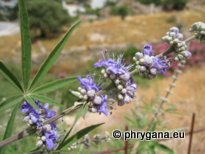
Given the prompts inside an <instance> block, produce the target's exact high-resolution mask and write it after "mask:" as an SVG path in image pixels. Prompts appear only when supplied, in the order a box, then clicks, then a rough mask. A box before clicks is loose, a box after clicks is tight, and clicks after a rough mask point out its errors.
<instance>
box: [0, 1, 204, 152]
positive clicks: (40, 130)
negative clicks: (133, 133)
mask: <svg viewBox="0 0 205 154" xmlns="http://www.w3.org/2000/svg"><path fill="white" fill-rule="evenodd" d="M19 11H20V23H21V41H22V59H21V60H22V81H21V80H18V79H17V77H16V76H15V74H13V73H12V72H11V71H10V70H9V69H8V68H7V66H6V65H4V63H3V62H0V73H1V74H2V76H3V77H4V78H5V79H7V80H8V81H9V82H10V83H11V85H12V86H14V87H16V88H17V89H18V91H19V94H18V95H16V96H12V97H10V98H7V99H6V100H4V101H3V102H1V104H0V112H4V111H5V110H6V109H8V108H12V109H13V110H12V112H11V116H10V119H9V121H8V123H7V127H6V130H5V134H4V137H3V140H2V141H1V142H0V147H1V148H2V147H3V148H2V149H1V152H2V151H4V150H6V147H5V146H6V145H8V144H10V143H12V142H14V141H17V140H20V139H22V138H24V137H26V136H30V135H32V134H35V135H36V136H37V140H36V146H37V148H36V149H34V150H32V149H31V150H32V152H36V153H49V152H51V151H52V152H60V151H61V150H62V149H63V148H64V147H66V146H68V145H72V144H73V143H75V142H76V141H77V140H79V139H80V138H82V137H84V136H85V135H86V134H88V133H89V132H90V131H92V130H93V129H95V128H97V127H99V126H100V125H102V123H100V124H96V125H91V126H88V127H86V128H84V129H81V130H79V131H78V132H76V133H75V134H73V135H72V136H71V135H70V133H71V131H72V129H73V127H74V126H75V124H76V122H77V121H78V119H79V118H80V117H81V116H83V115H85V113H86V112H88V111H90V112H97V113H100V114H101V113H103V114H104V115H106V116H108V115H109V113H110V110H111V109H112V105H113V103H117V105H118V106H123V105H124V104H126V103H130V102H132V101H133V98H134V97H135V93H136V91H137V84H136V83H135V81H134V80H133V76H134V75H140V76H142V77H144V78H149V79H152V78H154V77H156V76H157V75H158V74H165V72H166V71H167V69H168V68H169V67H170V64H171V63H172V62H173V61H177V62H178V63H179V64H180V65H182V64H185V62H186V60H187V59H189V58H190V57H191V53H190V51H189V50H188V46H187V43H188V42H189V41H190V40H192V39H195V38H196V39H199V40H200V41H204V39H205V38H204V24H203V23H195V24H193V26H192V28H191V31H193V32H194V35H193V36H191V37H190V38H188V39H186V40H184V39H183V34H181V33H180V32H179V29H178V28H176V27H173V28H171V29H170V30H169V31H168V32H167V34H166V35H165V36H164V37H163V38H162V39H163V40H164V41H166V42H167V43H168V44H169V48H168V49H167V50H166V51H164V52H161V53H160V54H155V53H154V51H153V47H152V45H150V44H146V45H145V46H144V47H143V49H142V51H141V52H137V53H136V54H135V56H134V57H133V60H134V63H130V64H129V65H125V64H124V59H123V56H122V55H119V56H117V58H115V56H112V57H111V56H110V55H109V54H108V53H107V52H105V53H104V54H103V57H104V58H103V59H100V60H99V61H98V62H96V63H95V64H94V66H93V67H95V68H96V69H100V70H101V74H102V76H100V77H99V76H98V77H99V78H98V81H99V83H97V82H96V78H97V75H93V74H88V75H86V76H85V77H81V76H79V77H67V78H63V79H59V80H54V81H50V82H47V83H42V80H43V78H44V77H45V75H46V74H47V72H48V70H49V69H50V68H51V67H52V66H53V64H54V63H55V61H56V60H57V58H58V57H59V55H60V53H61V51H62V49H63V47H64V45H65V42H66V41H67V40H68V38H69V36H70V35H71V33H72V32H73V30H74V29H75V28H76V27H77V25H78V24H79V22H77V23H75V24H74V25H73V26H72V27H71V28H70V29H69V31H68V32H67V33H66V34H65V36H64V37H63V38H62V40H61V41H60V42H59V43H58V44H57V45H56V47H55V48H54V50H53V51H52V52H51V53H50V55H49V56H48V57H47V58H46V60H45V61H44V63H43V64H42V65H41V67H40V68H39V70H38V72H37V73H36V75H35V76H34V78H33V79H30V75H31V41H30V34H29V28H28V27H29V26H28V25H29V24H28V17H27V10H26V5H25V1H24V0H19ZM179 74H180V71H179V70H177V71H176V73H175V75H174V77H173V83H172V84H171V85H170V88H169V89H168V91H167V95H166V97H165V98H163V100H162V102H161V104H162V103H164V102H166V101H167V97H168V95H169V94H170V91H171V89H172V88H173V87H174V82H175V81H176V79H177V76H178V75H179ZM76 79H77V80H78V82H79V87H78V88H77V90H76V89H71V90H70V93H71V94H73V95H74V96H76V98H77V99H78V100H77V101H75V102H73V106H72V107H70V108H67V109H65V110H64V111H63V112H61V113H59V114H57V113H56V112H54V111H52V110H50V109H49V108H48V104H44V103H46V102H47V103H49V104H51V105H56V106H59V105H60V104H59V103H58V102H56V101H55V100H53V99H51V98H49V97H47V96H46V95H45V94H47V93H50V92H53V91H56V90H57V89H59V88H62V87H67V86H69V85H71V84H72V83H73V81H75V80H76ZM39 83H42V84H40V85H39ZM19 105H21V112H22V113H23V114H24V115H25V117H24V121H25V122H27V123H28V128H26V129H25V130H23V131H22V132H20V133H17V134H16V135H13V136H11V135H12V129H13V127H14V121H15V116H16V114H17V111H18V110H19ZM160 107H161V105H160ZM76 110H77V112H76V119H75V121H74V123H73V125H72V126H71V128H70V129H69V131H68V132H67V133H65V134H62V135H60V134H59V133H58V130H59V129H58V126H57V124H56V121H57V120H58V119H59V118H61V117H63V116H65V115H66V114H69V113H71V112H73V111H76ZM159 110H160V108H159ZM154 115H155V117H154V118H153V120H152V121H151V122H150V127H149V129H148V130H151V131H152V130H153V129H152V128H153V125H154V124H155V122H156V121H155V118H156V116H157V115H158V112H156V113H155V114H154ZM143 144H144V143H143ZM141 145H142V144H140V146H139V149H140V151H142V149H143V148H142V147H141ZM155 146H159V144H155ZM166 149H167V148H166ZM168 151H169V152H170V151H171V150H170V149H169V150H168Z"/></svg>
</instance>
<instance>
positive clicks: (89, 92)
mask: <svg viewBox="0 0 205 154" xmlns="http://www.w3.org/2000/svg"><path fill="white" fill-rule="evenodd" d="M87 95H88V96H89V97H94V96H95V90H93V89H92V90H89V91H88V92H87Z"/></svg>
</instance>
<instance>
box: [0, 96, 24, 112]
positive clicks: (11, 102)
mask: <svg viewBox="0 0 205 154" xmlns="http://www.w3.org/2000/svg"><path fill="white" fill-rule="evenodd" d="M22 100H23V96H21V95H17V96H13V97H10V98H7V99H6V100H5V101H3V102H1V104H0V113H3V111H5V110H6V109H8V108H10V107H13V106H14V105H16V104H18V103H21V102H22Z"/></svg>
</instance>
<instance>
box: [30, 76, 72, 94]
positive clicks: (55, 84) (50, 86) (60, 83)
mask: <svg viewBox="0 0 205 154" xmlns="http://www.w3.org/2000/svg"><path fill="white" fill-rule="evenodd" d="M75 80H76V77H68V78H65V79H60V80H55V81H51V82H48V83H45V84H43V85H42V86H39V87H38V88H36V89H34V90H33V92H34V93H38V94H41V93H49V92H52V91H55V90H57V89H60V88H63V87H65V86H68V85H69V84H71V83H73V82H74V81H75Z"/></svg>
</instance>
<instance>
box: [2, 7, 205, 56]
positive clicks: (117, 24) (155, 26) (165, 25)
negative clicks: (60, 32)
mask: <svg viewBox="0 0 205 154" xmlns="http://www.w3.org/2000/svg"><path fill="white" fill-rule="evenodd" d="M204 10H205V6H201V7H200V8H195V9H193V10H186V11H182V12H171V13H158V14H153V15H138V16H130V17H127V18H126V20H125V21H122V20H121V19H120V18H118V17H113V18H109V19H106V20H102V21H93V22H84V23H83V24H81V26H80V27H79V28H78V29H77V30H76V31H75V32H74V34H73V35H72V37H71V38H70V41H69V42H68V43H67V45H66V48H65V51H66V50H67V49H70V48H73V47H79V46H82V47H86V48H88V47H91V46H95V45H99V44H100V45H103V44H104V45H109V44H137V43H139V44H142V43H146V42H156V41H158V40H160V38H161V37H162V36H163V35H164V34H165V32H166V31H167V30H168V29H169V28H170V27H171V26H176V24H180V25H183V26H184V28H188V27H190V25H191V24H192V23H193V22H196V21H205V20H204V16H203V14H204V13H205V11H204ZM172 18H173V19H174V20H175V18H176V20H177V21H172V22H170V21H169V20H172ZM176 22H177V23H176ZM96 34H97V35H98V36H99V35H100V36H99V37H100V38H96V39H92V38H91V36H92V35H96ZM58 40H59V38H56V39H49V40H43V44H44V45H45V47H46V48H47V49H48V51H50V50H51V49H52V48H53V46H54V44H56V43H57V42H58ZM0 48H1V52H0V53H1V54H0V57H4V56H6V57H7V56H8V57H9V55H10V53H12V52H14V51H13V48H15V49H16V51H15V52H17V53H19V49H20V39H19V36H8V37H1V41H0ZM33 49H34V50H35V51H34V52H37V53H38V52H39V49H38V47H37V45H35V44H34V46H33Z"/></svg>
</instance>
